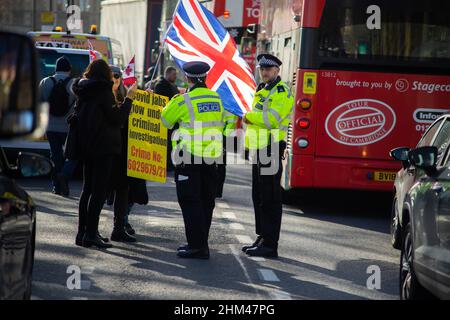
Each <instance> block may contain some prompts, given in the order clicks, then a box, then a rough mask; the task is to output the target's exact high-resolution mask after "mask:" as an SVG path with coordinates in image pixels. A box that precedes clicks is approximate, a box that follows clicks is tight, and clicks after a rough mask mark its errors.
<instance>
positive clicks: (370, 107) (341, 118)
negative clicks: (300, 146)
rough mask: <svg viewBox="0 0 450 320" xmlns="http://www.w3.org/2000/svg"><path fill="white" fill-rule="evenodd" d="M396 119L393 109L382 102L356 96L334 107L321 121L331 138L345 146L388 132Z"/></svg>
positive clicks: (386, 134) (364, 142)
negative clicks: (323, 122) (323, 121)
mask: <svg viewBox="0 0 450 320" xmlns="http://www.w3.org/2000/svg"><path fill="white" fill-rule="evenodd" d="M395 123H396V117H395V113H394V110H392V108H391V107H390V106H388V105H387V104H385V103H384V102H381V101H378V100H373V99H358V100H352V101H348V102H345V103H343V104H341V105H340V106H338V107H336V108H335V109H334V110H333V111H331V113H330V114H329V115H328V117H327V119H326V121H325V129H326V131H327V133H328V135H329V136H330V138H331V139H333V140H335V141H336V142H339V143H341V144H345V145H349V146H363V145H368V144H371V143H374V142H377V141H380V140H381V139H383V138H385V137H386V136H388V135H389V133H391V131H392V130H393V129H394V127H395Z"/></svg>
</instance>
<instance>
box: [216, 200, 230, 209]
mask: <svg viewBox="0 0 450 320" xmlns="http://www.w3.org/2000/svg"><path fill="white" fill-rule="evenodd" d="M217 206H218V207H219V208H221V209H230V206H229V205H228V203H226V202H217Z"/></svg>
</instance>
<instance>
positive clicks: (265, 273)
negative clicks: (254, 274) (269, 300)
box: [258, 269, 280, 282]
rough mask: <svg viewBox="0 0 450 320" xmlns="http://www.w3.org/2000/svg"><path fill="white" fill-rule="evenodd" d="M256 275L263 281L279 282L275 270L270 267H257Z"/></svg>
mask: <svg viewBox="0 0 450 320" xmlns="http://www.w3.org/2000/svg"><path fill="white" fill-rule="evenodd" d="M258 275H259V276H260V278H261V279H262V280H264V281H271V282H279V281H280V279H279V278H278V277H277V275H276V274H275V272H273V271H272V270H270V269H258Z"/></svg>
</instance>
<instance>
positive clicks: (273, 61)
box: [256, 53, 283, 68]
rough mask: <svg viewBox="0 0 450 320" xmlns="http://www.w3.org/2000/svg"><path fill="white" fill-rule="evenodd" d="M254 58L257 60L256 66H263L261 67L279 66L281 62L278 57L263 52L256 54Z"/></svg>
mask: <svg viewBox="0 0 450 320" xmlns="http://www.w3.org/2000/svg"><path fill="white" fill-rule="evenodd" d="M256 60H258V65H257V67H263V68H267V67H278V68H279V67H280V66H281V65H282V64H283V63H282V62H281V60H280V59H278V58H277V57H275V56H274V55H271V54H268V53H263V54H260V55H258V56H257V57H256Z"/></svg>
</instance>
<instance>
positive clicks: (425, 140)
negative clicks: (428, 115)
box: [417, 119, 443, 148]
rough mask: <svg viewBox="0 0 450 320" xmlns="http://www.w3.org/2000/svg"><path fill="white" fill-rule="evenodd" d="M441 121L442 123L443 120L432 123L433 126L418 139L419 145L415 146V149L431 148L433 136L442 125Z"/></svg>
mask: <svg viewBox="0 0 450 320" xmlns="http://www.w3.org/2000/svg"><path fill="white" fill-rule="evenodd" d="M442 121H443V119H441V120H439V121H438V122H436V123H434V124H433V126H432V127H431V128H429V129H428V130H427V131H426V132H425V134H424V135H423V136H422V139H420V141H419V143H418V144H417V148H419V147H426V146H431V143H432V142H433V138H434V135H435V134H436V131H437V130H438V129H439V127H440V125H441V124H442Z"/></svg>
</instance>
